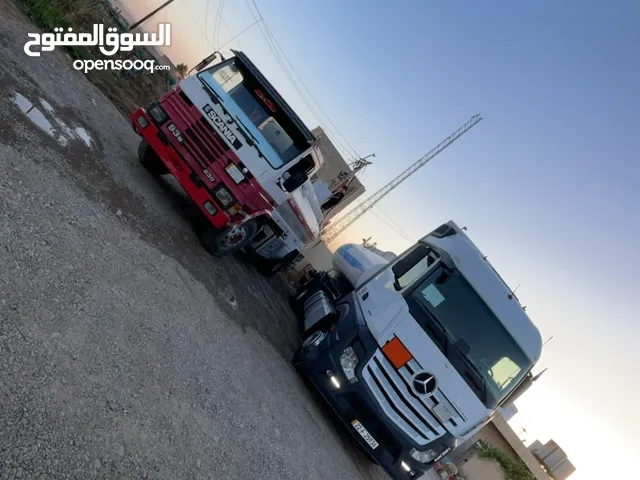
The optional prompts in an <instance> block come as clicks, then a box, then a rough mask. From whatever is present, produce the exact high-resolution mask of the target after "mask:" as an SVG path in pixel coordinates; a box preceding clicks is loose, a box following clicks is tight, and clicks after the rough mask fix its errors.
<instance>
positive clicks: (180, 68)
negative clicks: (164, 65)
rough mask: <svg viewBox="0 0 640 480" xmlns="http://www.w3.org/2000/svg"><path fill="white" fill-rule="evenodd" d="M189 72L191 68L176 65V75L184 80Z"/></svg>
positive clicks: (180, 64)
mask: <svg viewBox="0 0 640 480" xmlns="http://www.w3.org/2000/svg"><path fill="white" fill-rule="evenodd" d="M188 71H189V67H187V66H186V65H185V64H184V63H179V64H178V65H176V73H177V74H178V75H180V76H181V77H182V78H184V77H186V76H187V72H188Z"/></svg>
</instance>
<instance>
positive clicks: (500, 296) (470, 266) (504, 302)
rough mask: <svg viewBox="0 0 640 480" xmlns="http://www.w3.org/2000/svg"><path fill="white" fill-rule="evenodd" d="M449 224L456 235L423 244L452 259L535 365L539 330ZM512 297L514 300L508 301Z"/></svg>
mask: <svg viewBox="0 0 640 480" xmlns="http://www.w3.org/2000/svg"><path fill="white" fill-rule="evenodd" d="M446 225H449V226H450V227H452V228H453V229H454V230H455V232H456V235H450V236H445V237H442V238H438V237H436V236H434V235H432V234H429V235H427V236H426V237H424V238H423V239H422V240H421V241H422V242H424V243H426V244H432V245H434V246H436V247H439V248H441V249H442V250H444V251H445V252H447V253H448V254H449V255H450V256H451V258H452V260H453V261H454V263H455V266H456V268H457V269H458V271H460V273H462V275H464V277H465V279H466V280H467V281H468V282H469V284H470V285H471V286H472V287H473V289H474V290H475V291H476V292H477V293H478V295H479V296H480V297H481V298H482V299H483V300H484V302H485V303H486V304H487V306H488V307H489V308H490V309H491V311H492V312H493V313H494V315H495V316H496V317H497V318H498V319H499V320H500V322H502V324H503V325H504V327H505V328H506V330H507V331H508V332H509V333H510V334H511V336H512V337H513V338H514V339H515V341H516V342H517V343H518V345H520V348H522V350H523V351H524V352H525V354H526V355H527V356H528V357H529V359H531V360H532V361H533V362H534V363H535V362H537V361H538V359H539V358H540V354H541V352H542V337H541V335H540V331H539V330H538V328H537V327H536V326H535V324H534V323H533V322H532V321H531V319H530V318H529V315H527V313H526V312H525V311H524V309H523V308H522V305H520V302H519V301H518V299H517V297H516V296H515V295H513V292H511V290H510V289H509V287H508V286H507V284H506V283H505V282H504V280H503V279H502V277H500V275H499V274H498V273H497V272H496V270H495V269H494V268H493V266H492V265H491V264H490V263H489V262H488V261H487V259H486V257H485V256H484V255H483V254H482V252H481V251H480V250H479V249H478V247H477V246H476V245H475V244H474V243H473V242H472V241H471V239H470V238H469V237H468V236H467V235H466V233H465V232H464V231H463V230H462V229H461V228H460V227H458V226H457V225H456V224H455V223H454V222H453V221H450V222H447V224H446ZM487 266H489V267H490V268H487ZM510 296H511V298H509V297H510Z"/></svg>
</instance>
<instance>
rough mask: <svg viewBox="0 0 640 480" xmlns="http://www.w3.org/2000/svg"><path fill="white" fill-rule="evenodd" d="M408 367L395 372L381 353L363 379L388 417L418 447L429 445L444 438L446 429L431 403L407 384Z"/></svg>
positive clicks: (367, 367)
mask: <svg viewBox="0 0 640 480" xmlns="http://www.w3.org/2000/svg"><path fill="white" fill-rule="evenodd" d="M405 368H406V367H403V368H402V369H400V371H398V370H396V369H395V368H394V367H393V366H392V365H391V363H390V362H389V361H388V360H387V358H386V357H385V356H384V354H383V353H382V352H381V351H380V350H378V351H377V352H376V353H375V354H374V355H373V356H372V357H371V360H369V362H368V363H367V365H366V366H365V368H364V369H363V377H364V380H365V383H366V384H367V386H368V387H369V389H370V390H371V393H372V394H373V396H374V397H375V398H376V400H377V402H378V404H379V405H380V407H381V408H382V410H383V411H384V412H385V414H386V415H387V417H389V419H390V420H391V421H392V422H393V423H395V424H396V425H397V426H398V427H399V428H400V429H401V430H402V431H404V432H405V433H406V434H407V435H408V436H409V437H411V438H412V439H413V440H414V441H415V442H416V443H417V444H419V445H426V444H427V443H430V442H432V441H433V440H435V439H437V438H439V437H441V436H442V435H444V433H445V429H444V427H443V426H442V425H441V424H440V422H439V421H438V420H437V419H436V418H435V416H434V415H433V414H432V413H431V412H430V409H429V407H428V406H427V405H428V402H429V401H430V400H428V399H426V398H425V399H424V400H423V399H421V398H419V397H418V396H417V395H416V394H415V393H414V392H413V391H412V390H411V388H410V386H409V385H410V384H409V383H408V381H407V380H408V379H410V378H411V374H410V373H409V372H408V371H405V372H404V374H403V373H402V370H403V369H405ZM399 372H400V373H399ZM407 377H408V378H407Z"/></svg>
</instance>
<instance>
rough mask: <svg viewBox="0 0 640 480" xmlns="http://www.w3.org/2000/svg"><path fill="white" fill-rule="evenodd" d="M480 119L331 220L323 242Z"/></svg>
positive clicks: (369, 207)
mask: <svg viewBox="0 0 640 480" xmlns="http://www.w3.org/2000/svg"><path fill="white" fill-rule="evenodd" d="M480 120H482V117H481V116H480V114H478V115H474V116H472V117H471V118H470V119H469V120H468V121H467V122H466V123H465V124H464V125H462V126H461V127H460V128H458V129H457V130H456V131H455V132H453V133H452V134H451V135H449V136H448V137H447V138H445V139H444V140H442V142H440V143H439V144H438V145H436V146H435V147H433V148H432V149H431V150H430V151H429V152H428V153H427V154H426V155H424V156H423V157H421V158H420V159H418V161H416V162H415V163H414V164H413V165H411V166H410V167H409V168H407V169H406V170H405V171H404V172H402V173H401V174H400V175H398V176H397V177H396V178H394V179H393V180H391V181H390V182H389V183H387V184H386V185H385V186H384V187H382V188H381V189H380V190H378V191H377V192H375V193H374V194H373V195H371V196H370V197H369V198H367V199H366V200H364V201H363V202H361V203H360V204H358V205H356V206H355V207H353V208H352V209H351V210H349V211H348V212H347V213H345V214H344V215H342V216H341V217H340V218H338V219H336V220H335V221H333V222H331V225H329V226H328V227H326V228H325V229H323V230H322V236H323V239H324V241H325V242H327V243H329V242H330V241H331V240H333V239H334V238H336V237H337V236H338V235H340V234H341V233H342V232H344V231H345V230H346V229H347V228H349V227H350V226H351V224H353V223H354V222H355V221H356V220H358V219H359V218H360V217H362V215H364V214H365V213H367V211H369V210H371V209H372V208H373V206H374V205H375V204H376V203H378V202H379V201H380V200H382V199H383V198H384V197H385V196H387V195H388V194H389V192H391V191H392V190H394V189H395V188H396V187H397V186H398V185H400V184H401V183H402V182H404V181H405V180H406V179H407V178H409V177H410V176H411V175H413V174H414V173H415V172H416V171H418V170H419V169H420V168H422V167H423V166H424V165H425V164H426V163H427V162H428V161H429V160H431V159H432V158H433V157H435V156H436V155H438V154H439V153H440V152H442V151H443V150H444V149H445V148H447V147H448V146H449V145H451V144H452V143H453V142H455V141H456V140H457V139H458V138H460V137H461V136H462V135H464V134H465V133H467V132H468V131H469V130H470V129H471V128H472V127H474V126H475V125H476V124H477V123H478V122H480Z"/></svg>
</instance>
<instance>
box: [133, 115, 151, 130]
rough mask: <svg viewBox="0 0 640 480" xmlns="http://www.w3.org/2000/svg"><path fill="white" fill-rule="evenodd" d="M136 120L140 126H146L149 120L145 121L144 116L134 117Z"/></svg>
mask: <svg viewBox="0 0 640 480" xmlns="http://www.w3.org/2000/svg"><path fill="white" fill-rule="evenodd" d="M136 122H138V125H140V128H147V127H148V126H149V122H148V121H147V119H146V117H138V118H137V119H136Z"/></svg>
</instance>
